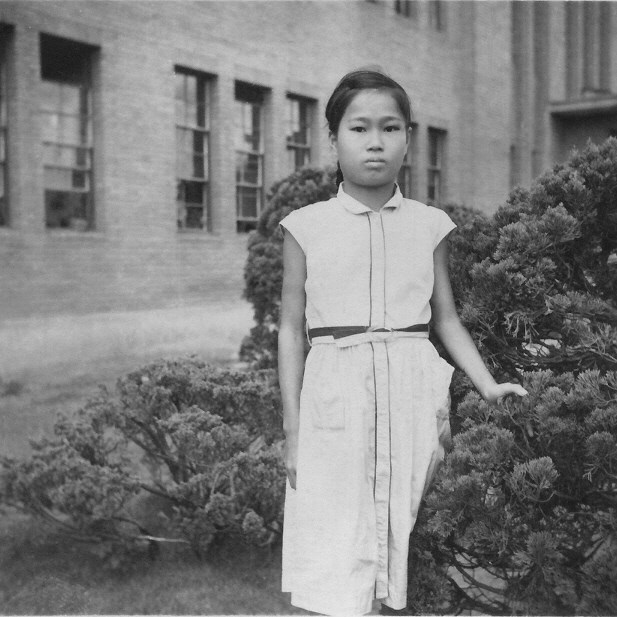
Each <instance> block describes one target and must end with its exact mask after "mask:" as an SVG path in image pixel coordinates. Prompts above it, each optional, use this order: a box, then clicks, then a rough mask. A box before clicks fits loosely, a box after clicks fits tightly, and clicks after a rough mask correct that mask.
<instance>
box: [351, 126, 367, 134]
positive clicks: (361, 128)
mask: <svg viewBox="0 0 617 617" xmlns="http://www.w3.org/2000/svg"><path fill="white" fill-rule="evenodd" d="M351 130H352V131H356V132H357V133H362V132H363V131H364V130H365V129H364V127H363V126H352V127H351Z"/></svg>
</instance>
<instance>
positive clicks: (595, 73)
mask: <svg viewBox="0 0 617 617" xmlns="http://www.w3.org/2000/svg"><path fill="white" fill-rule="evenodd" d="M582 9H583V89H584V90H585V91H587V92H608V91H609V89H610V57H611V53H610V51H611V50H610V46H611V7H610V5H609V3H607V2H594V3H590V4H587V3H585V4H583V5H582Z"/></svg>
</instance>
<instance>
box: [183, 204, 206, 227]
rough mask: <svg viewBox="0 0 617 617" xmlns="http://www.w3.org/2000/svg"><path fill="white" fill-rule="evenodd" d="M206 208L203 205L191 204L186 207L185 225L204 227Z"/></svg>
mask: <svg viewBox="0 0 617 617" xmlns="http://www.w3.org/2000/svg"><path fill="white" fill-rule="evenodd" d="M203 216H204V209H203V208H202V207H199V208H194V207H192V206H189V207H187V208H186V219H185V226H186V227H187V228H188V229H203V227H204V223H203Z"/></svg>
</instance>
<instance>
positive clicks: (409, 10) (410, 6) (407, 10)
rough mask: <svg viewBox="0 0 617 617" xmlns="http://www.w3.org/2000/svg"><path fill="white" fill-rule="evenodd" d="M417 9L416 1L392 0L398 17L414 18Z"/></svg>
mask: <svg viewBox="0 0 617 617" xmlns="http://www.w3.org/2000/svg"><path fill="white" fill-rule="evenodd" d="M417 9H418V5H417V4H416V0H394V11H395V12H396V13H397V14H398V15H403V16H404V17H413V18H415V17H416V16H417V12H418V11H417Z"/></svg>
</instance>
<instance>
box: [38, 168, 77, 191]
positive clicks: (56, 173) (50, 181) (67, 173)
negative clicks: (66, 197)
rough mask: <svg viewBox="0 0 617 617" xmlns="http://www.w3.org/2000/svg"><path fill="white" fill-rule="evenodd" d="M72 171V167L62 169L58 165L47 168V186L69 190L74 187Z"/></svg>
mask: <svg viewBox="0 0 617 617" xmlns="http://www.w3.org/2000/svg"><path fill="white" fill-rule="evenodd" d="M71 174H72V171H71V170H70V169H60V168H57V167H46V168H45V188H47V189H57V190H67V191H70V190H71V189H72V188H73V180H72V176H71Z"/></svg>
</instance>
